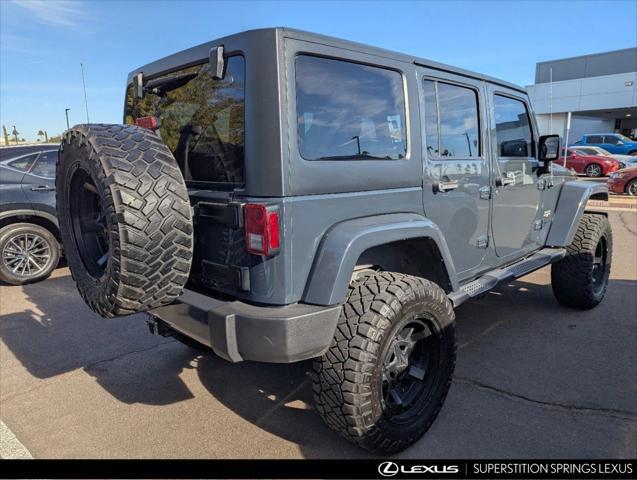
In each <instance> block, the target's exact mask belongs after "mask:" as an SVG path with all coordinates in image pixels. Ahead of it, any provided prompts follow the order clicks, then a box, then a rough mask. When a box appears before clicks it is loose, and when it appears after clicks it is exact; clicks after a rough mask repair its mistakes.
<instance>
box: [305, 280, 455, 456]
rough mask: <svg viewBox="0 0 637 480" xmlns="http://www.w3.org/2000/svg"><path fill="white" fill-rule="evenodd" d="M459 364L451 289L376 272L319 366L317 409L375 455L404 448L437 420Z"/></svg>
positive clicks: (347, 310) (351, 302) (355, 289)
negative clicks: (449, 293)
mask: <svg viewBox="0 0 637 480" xmlns="http://www.w3.org/2000/svg"><path fill="white" fill-rule="evenodd" d="M455 361H456V334H455V316H454V312H453V307H452V305H451V302H450V301H449V299H448V298H447V296H446V294H445V292H444V291H443V290H442V289H441V288H440V287H438V286H437V285H435V284H434V283H432V282H430V281H427V280H424V279H421V278H416V277H411V276H408V275H402V274H398V273H390V272H379V273H376V274H373V275H370V276H368V277H367V278H365V280H364V281H363V282H356V283H355V284H353V285H351V286H350V289H349V294H348V299H347V302H346V303H345V305H344V307H343V313H342V314H341V317H340V319H339V323H338V326H337V329H336V333H335V336H334V339H333V340H332V343H331V345H330V348H329V350H328V351H327V352H326V353H325V354H324V355H323V356H322V357H321V358H318V359H317V360H315V361H314V366H313V374H312V381H313V391H314V400H315V402H316V407H317V410H318V412H319V413H320V415H321V416H322V417H323V419H324V420H325V422H326V423H327V424H328V425H329V426H330V427H331V428H332V429H333V430H335V431H336V432H337V433H339V434H340V435H341V436H343V437H344V438H346V439H347V440H349V441H351V442H353V443H355V444H358V445H359V446H361V447H363V448H365V449H367V450H369V451H371V452H377V453H385V454H386V453H394V452H398V451H401V450H403V449H405V448H407V447H408V446H410V445H412V444H413V443H414V442H416V441H417V440H418V439H419V438H420V437H421V436H422V435H423V434H424V433H425V432H426V431H427V429H429V427H430V426H431V424H432V423H433V421H434V420H435V418H436V416H437V415H438V412H439V411H440V409H441V408H442V404H443V402H444V400H445V397H446V395H447V391H448V390H449V385H450V384H451V378H452V374H453V370H454V366H455Z"/></svg>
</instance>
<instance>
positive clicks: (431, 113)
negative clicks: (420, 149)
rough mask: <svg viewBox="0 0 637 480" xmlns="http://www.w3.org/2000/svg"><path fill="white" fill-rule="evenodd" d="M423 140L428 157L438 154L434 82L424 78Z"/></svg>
mask: <svg viewBox="0 0 637 480" xmlns="http://www.w3.org/2000/svg"><path fill="white" fill-rule="evenodd" d="M424 90H425V142H426V144H427V153H428V154H429V156H430V157H432V158H436V157H439V156H440V149H439V148H438V101H437V100H436V84H435V82H434V81H433V80H425V84H424Z"/></svg>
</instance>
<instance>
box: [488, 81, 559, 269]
mask: <svg viewBox="0 0 637 480" xmlns="http://www.w3.org/2000/svg"><path fill="white" fill-rule="evenodd" d="M488 90H489V99H490V102H491V145H492V155H493V158H494V159H495V162H494V164H495V166H494V172H493V184H492V188H493V190H492V191H493V194H492V202H493V212H492V231H493V241H494V245H495V252H496V255H497V256H498V257H505V258H506V257H517V256H521V255H523V254H524V253H526V252H529V251H532V250H535V249H537V248H538V246H540V245H541V244H542V241H543V239H544V230H545V229H546V226H547V224H546V222H543V218H542V217H543V215H542V213H541V211H540V210H541V191H540V188H541V187H542V185H543V183H540V184H539V185H538V180H539V177H538V166H539V162H538V160H537V157H536V153H535V150H536V148H535V138H536V137H535V132H534V131H533V123H532V121H531V116H530V112H531V109H530V108H529V105H528V103H527V102H528V100H527V98H526V96H525V95H523V94H521V93H519V92H516V91H515V90H509V89H505V88H501V87H497V86H493V85H491V86H489V88H488Z"/></svg>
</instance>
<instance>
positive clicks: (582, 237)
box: [551, 213, 613, 309]
mask: <svg viewBox="0 0 637 480" xmlns="http://www.w3.org/2000/svg"><path fill="white" fill-rule="evenodd" d="M612 253H613V235H612V232H611V229H610V223H609V221H608V218H607V217H606V216H605V215H596V214H591V213H586V214H584V216H583V217H582V219H581V220H580V223H579V226H578V228H577V231H576V232H575V238H574V239H573V242H572V243H571V244H570V245H569V246H568V247H567V248H566V257H564V258H563V259H562V260H560V261H559V262H557V263H555V264H553V266H552V267H551V286H552V288H553V294H554V295H555V298H557V301H558V302H560V303H561V304H562V305H566V306H568V307H573V308H581V309H589V308H593V307H594V306H596V305H598V304H599V303H600V302H601V301H602V300H603V299H604V295H605V294H606V289H607V288H608V277H609V276H610V265H611V257H612Z"/></svg>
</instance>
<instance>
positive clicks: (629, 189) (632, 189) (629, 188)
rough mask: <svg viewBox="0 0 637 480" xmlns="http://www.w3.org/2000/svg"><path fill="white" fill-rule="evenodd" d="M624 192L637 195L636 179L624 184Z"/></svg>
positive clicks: (633, 195)
mask: <svg viewBox="0 0 637 480" xmlns="http://www.w3.org/2000/svg"><path fill="white" fill-rule="evenodd" d="M625 191H626V194H627V195H630V196H631V197H637V180H631V181H630V182H628V183H627V184H626V188H625Z"/></svg>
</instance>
